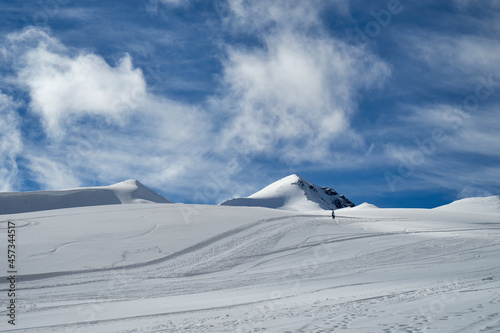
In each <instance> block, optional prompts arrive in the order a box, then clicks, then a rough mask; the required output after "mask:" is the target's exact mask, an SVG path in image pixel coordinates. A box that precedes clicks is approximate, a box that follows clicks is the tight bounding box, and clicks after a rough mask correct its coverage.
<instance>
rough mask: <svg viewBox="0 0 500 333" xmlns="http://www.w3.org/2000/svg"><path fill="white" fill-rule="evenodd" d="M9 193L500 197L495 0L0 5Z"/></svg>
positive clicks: (422, 200) (401, 199)
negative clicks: (295, 188)
mask: <svg viewBox="0 0 500 333" xmlns="http://www.w3.org/2000/svg"><path fill="white" fill-rule="evenodd" d="M0 20H1V21H0V33H1V36H0V76H1V80H0V190H1V191H29V190H42V189H62V188H71V187H80V186H95V185H108V184H112V183H115V182H118V181H122V180H125V179H130V178H135V179H139V180H140V181H141V182H142V183H144V184H145V185H147V186H149V187H151V188H153V189H155V190H157V191H158V192H160V193H162V194H163V195H165V196H166V197H167V198H168V199H170V200H172V201H176V202H185V203H193V202H194V203H209V204H214V203H219V202H221V201H223V200H225V199H228V198H231V197H234V196H246V195H249V194H251V193H253V192H255V191H257V190H259V189H260V188H262V187H263V186H265V185H267V184H269V183H271V182H273V181H275V180H277V179H279V178H282V177H284V176H287V175H289V174H291V173H297V174H299V175H300V176H302V177H303V178H306V179H307V180H309V181H311V182H313V183H315V184H318V185H321V186H330V187H333V188H335V189H336V190H337V191H339V192H341V193H343V194H345V195H346V196H347V197H348V198H350V199H351V200H353V201H354V202H355V203H356V204H360V203H362V202H364V201H368V202H370V203H373V204H376V205H378V206H380V207H435V206H438V205H441V204H445V203H448V202H450V201H453V200H456V199H459V198H463V197H470V196H485V195H494V194H500V168H499V164H500V149H499V148H500V143H499V142H500V131H499V129H500V117H499V111H500V61H499V60H500V56H499V54H500V38H499V37H500V4H499V3H498V1H494V0H486V1H481V2H477V1H469V0H454V1H438V2H436V1H424V0H419V1H411V0H401V1H396V0H386V1H370V2H367V1H347V0H338V1H320V0H311V1H294V0H288V1H285V0H274V1H268V0H261V1H247V0H214V1H208V0H203V1H202V0H134V1H132V0H128V1H72V0H40V1H8V2H7V1H2V2H1V3H0Z"/></svg>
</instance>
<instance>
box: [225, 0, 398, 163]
mask: <svg viewBox="0 0 500 333" xmlns="http://www.w3.org/2000/svg"><path fill="white" fill-rule="evenodd" d="M231 8H232V11H233V12H232V19H233V20H234V22H233V23H232V26H237V27H240V28H241V29H242V30H244V31H245V33H248V31H252V33H253V34H255V36H256V37H257V38H259V40H260V41H261V45H258V46H254V47H249V46H244V47H237V46H228V48H227V49H228V56H227V59H226V60H225V61H224V62H223V65H224V77H223V80H224V84H225V86H224V88H225V89H226V90H225V92H224V94H223V97H222V99H223V101H224V103H223V105H224V106H225V107H226V108H228V109H229V114H230V115H231V120H230V121H229V126H227V127H226V129H225V130H224V132H223V145H225V146H228V145H232V144H234V142H237V143H238V144H239V146H240V149H243V150H245V151H249V152H252V153H257V154H258V153H264V154H270V153H273V154H274V156H278V157H279V158H283V159H285V160H288V161H295V162H302V161H304V160H317V159H320V158H324V157H325V155H328V154H329V151H330V149H332V148H333V147H334V146H337V147H339V146H341V144H339V143H340V142H343V138H342V137H341V136H342V135H343V136H345V137H348V139H347V140H345V141H350V142H351V143H354V144H355V142H356V141H359V140H361V138H360V137H359V136H358V134H357V133H355V131H353V130H352V129H351V128H350V119H351V116H352V114H353V113H355V112H356V110H357V98H358V97H359V94H360V93H361V92H362V91H363V89H365V88H368V87H370V88H372V87H376V86H381V85H382V84H383V82H384V81H385V80H386V79H387V77H389V75H390V66H388V65H387V64H386V63H385V62H384V61H382V60H381V59H380V58H378V57H377V56H375V55H374V54H373V53H371V52H370V51H369V50H368V49H365V48H363V47H356V46H353V45H349V44H347V43H345V42H343V41H341V40H338V39H335V38H334V37H331V36H328V34H326V33H325V31H324V30H323V27H322V23H321V20H320V19H319V12H318V8H316V7H315V6H314V3H304V2H297V1H291V2H283V1H278V2H266V1H261V2H258V3H255V2H248V1H233V2H231ZM231 110H232V111H231ZM334 140H338V142H335V143H334ZM334 149H335V148H334Z"/></svg>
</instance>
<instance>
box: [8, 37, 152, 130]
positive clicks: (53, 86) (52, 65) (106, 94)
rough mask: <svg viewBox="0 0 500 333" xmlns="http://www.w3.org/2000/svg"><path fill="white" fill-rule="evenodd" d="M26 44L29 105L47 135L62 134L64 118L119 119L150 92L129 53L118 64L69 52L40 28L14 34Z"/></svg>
mask: <svg viewBox="0 0 500 333" xmlns="http://www.w3.org/2000/svg"><path fill="white" fill-rule="evenodd" d="M10 40H11V41H15V42H16V43H25V44H27V45H29V48H27V49H24V50H23V51H25V52H24V53H22V55H21V58H20V60H19V62H18V66H19V67H20V70H19V80H20V82H21V83H22V84H24V85H26V86H27V87H28V89H29V92H30V97H31V108H32V110H33V111H35V112H38V113H39V114H40V115H41V116H42V118H43V120H44V123H45V126H46V129H47V131H48V133H49V134H53V135H61V131H62V129H61V125H62V124H61V122H63V121H67V120H68V119H71V118H72V117H74V116H76V117H78V116H82V115H85V114H92V115H102V116H105V117H107V118H109V119H111V120H113V121H119V120H120V118H121V117H122V114H123V112H125V111H127V110H130V109H133V108H136V107H137V105H138V104H139V103H140V102H142V100H143V99H144V96H145V94H146V83H145V80H144V77H143V74H142V71H141V70H140V69H134V68H133V66H132V61H131V58H130V56H128V55H125V56H124V57H123V58H122V59H121V60H120V61H119V63H118V64H116V66H115V67H112V66H110V65H109V64H107V63H106V62H105V61H104V59H102V58H101V57H99V56H97V55H95V54H90V53H84V52H79V53H78V54H76V55H71V54H70V52H69V51H68V50H67V49H66V48H65V47H64V46H63V45H61V44H60V43H59V42H58V41H57V40H56V39H54V38H53V37H51V36H49V35H48V34H47V33H45V32H43V31H40V30H38V29H34V28H32V29H28V30H25V31H23V32H22V33H20V34H14V35H11V36H10Z"/></svg>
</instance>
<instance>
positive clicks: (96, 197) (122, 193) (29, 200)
mask: <svg viewBox="0 0 500 333" xmlns="http://www.w3.org/2000/svg"><path fill="white" fill-rule="evenodd" d="M151 202H155V203H169V202H170V201H168V200H167V199H165V198H164V197H163V196H162V195H160V194H158V193H156V192H154V191H152V190H150V189H149V188H147V187H146V186H144V185H142V184H141V183H140V182H139V181H137V180H134V179H130V180H126V181H124V182H121V183H118V184H114V185H110V186H98V187H84V188H75V189H69V190H59V191H34V192H0V214H15V213H24V212H33V211H39V210H47V209H60V208H69V207H84V206H96V205H111V204H129V203H151Z"/></svg>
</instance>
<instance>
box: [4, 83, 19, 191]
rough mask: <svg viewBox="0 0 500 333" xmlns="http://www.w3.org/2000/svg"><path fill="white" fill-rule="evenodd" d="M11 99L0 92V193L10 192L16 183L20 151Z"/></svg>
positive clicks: (17, 121)
mask: <svg viewBox="0 0 500 333" xmlns="http://www.w3.org/2000/svg"><path fill="white" fill-rule="evenodd" d="M15 108H16V104H15V103H14V101H13V100H12V98H11V97H9V96H7V95H5V94H3V93H2V92H1V91H0V191H1V192H5V191H12V190H13V189H14V185H15V183H16V177H17V171H18V166H17V162H16V158H17V157H18V155H19V154H20V152H21V151H22V139H21V133H20V130H19V124H20V119H19V116H18V115H17V113H16V112H15Z"/></svg>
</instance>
